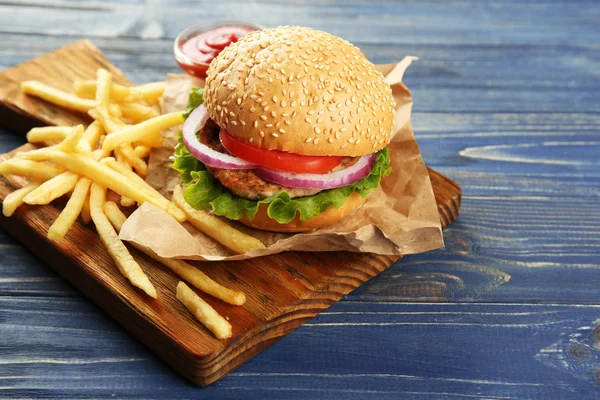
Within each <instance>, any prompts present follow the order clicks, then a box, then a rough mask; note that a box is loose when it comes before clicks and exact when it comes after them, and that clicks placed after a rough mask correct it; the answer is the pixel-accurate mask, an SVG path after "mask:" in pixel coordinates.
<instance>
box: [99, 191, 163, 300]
mask: <svg viewBox="0 0 600 400" xmlns="http://www.w3.org/2000/svg"><path fill="white" fill-rule="evenodd" d="M105 200H106V188H105V187H103V186H101V185H99V184H97V183H92V187H91V191H90V211H91V214H92V220H93V221H94V225H96V230H97V231H98V235H99V236H100V239H101V240H102V242H103V243H104V246H105V247H106V249H107V250H108V252H109V254H110V255H111V257H112V259H113V260H114V261H115V263H116V264H117V267H118V268H119V271H121V273H122V274H123V276H125V277H126V278H127V279H128V280H129V282H131V284H132V285H133V286H135V287H138V288H140V289H142V290H143V291H144V292H145V293H146V294H147V295H148V296H150V297H152V298H154V299H156V298H157V297H158V295H157V293H156V289H155V288H154V286H153V285H152V283H151V282H150V280H149V279H148V277H147V276H146V274H145V273H144V271H142V268H141V267H140V266H139V264H138V263H137V262H136V261H135V260H134V259H133V257H132V256H131V254H129V251H127V248H126V247H125V245H124V244H123V242H122V241H121V240H120V239H119V237H118V235H117V233H116V232H115V230H114V229H113V227H112V225H111V224H110V222H109V221H108V219H107V218H106V215H104V211H103V209H102V208H103V206H104V202H105Z"/></svg>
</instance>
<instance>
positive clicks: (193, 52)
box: [173, 21, 263, 79]
mask: <svg viewBox="0 0 600 400" xmlns="http://www.w3.org/2000/svg"><path fill="white" fill-rule="evenodd" d="M261 29H263V27H262V26H260V25H257V24H251V23H248V22H241V21H220V22H211V23H200V24H196V25H192V26H190V27H189V28H187V29H186V30H184V31H183V32H181V33H180V34H179V36H177V38H176V39H175V43H174V45H173V53H174V55H175V61H177V64H179V66H180V67H181V69H183V70H184V71H185V72H187V73H188V74H190V75H194V76H197V77H199V78H202V79H204V78H206V70H208V66H209V65H210V62H211V61H212V60H213V59H214V58H215V57H216V56H217V55H218V54H219V53H220V52H221V50H223V49H224V48H225V47H227V46H229V45H230V44H231V43H233V42H236V41H237V40H238V39H239V38H241V37H242V36H244V35H246V34H247V33H249V32H252V31H256V30H261Z"/></svg>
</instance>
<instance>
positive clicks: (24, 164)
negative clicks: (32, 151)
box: [0, 153, 63, 182]
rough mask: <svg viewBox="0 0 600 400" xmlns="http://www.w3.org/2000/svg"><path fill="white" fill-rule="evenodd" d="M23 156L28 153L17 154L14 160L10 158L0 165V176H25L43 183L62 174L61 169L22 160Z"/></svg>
mask: <svg viewBox="0 0 600 400" xmlns="http://www.w3.org/2000/svg"><path fill="white" fill-rule="evenodd" d="M24 154H29V153H23V154H19V156H18V157H16V158H11V159H10V160H6V161H4V162H2V163H0V174H1V175H9V174H10V175H18V176H25V177H27V178H31V179H34V180H36V181H41V182H43V181H47V180H48V179H52V178H54V177H55V176H57V175H58V174H60V173H61V172H63V169H59V168H56V167H51V166H49V165H46V164H42V163H40V162H36V161H31V160H25V159H23V158H22V157H23V155H24Z"/></svg>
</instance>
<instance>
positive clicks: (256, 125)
mask: <svg viewBox="0 0 600 400" xmlns="http://www.w3.org/2000/svg"><path fill="white" fill-rule="evenodd" d="M253 125H254V127H255V128H258V121H257V120H254V124H253Z"/></svg>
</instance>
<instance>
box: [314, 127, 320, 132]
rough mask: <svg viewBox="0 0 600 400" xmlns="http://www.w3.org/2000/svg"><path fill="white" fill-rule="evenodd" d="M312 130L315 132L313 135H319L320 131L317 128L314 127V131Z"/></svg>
mask: <svg viewBox="0 0 600 400" xmlns="http://www.w3.org/2000/svg"><path fill="white" fill-rule="evenodd" d="M314 130H315V133H316V134H319V133H321V130H320V129H319V128H317V127H316V126H315V129H314Z"/></svg>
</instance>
